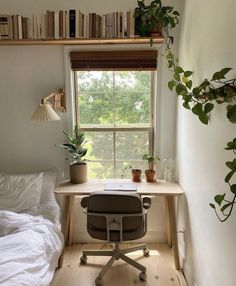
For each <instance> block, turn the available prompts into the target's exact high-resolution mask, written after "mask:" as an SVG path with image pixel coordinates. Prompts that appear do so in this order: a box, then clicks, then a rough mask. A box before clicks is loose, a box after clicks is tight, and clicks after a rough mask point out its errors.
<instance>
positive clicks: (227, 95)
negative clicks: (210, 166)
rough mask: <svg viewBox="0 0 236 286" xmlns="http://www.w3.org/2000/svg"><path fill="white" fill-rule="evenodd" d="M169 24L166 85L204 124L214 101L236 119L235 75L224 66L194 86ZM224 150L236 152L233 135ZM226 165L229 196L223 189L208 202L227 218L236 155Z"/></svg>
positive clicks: (234, 194) (235, 199)
mask: <svg viewBox="0 0 236 286" xmlns="http://www.w3.org/2000/svg"><path fill="white" fill-rule="evenodd" d="M171 28H172V27H171V26H165V27H164V31H165V43H166V53H165V57H166V60H167V64H168V68H169V70H170V71H171V72H172V74H173V78H172V79H171V80H170V81H169V82H168V87H169V89H170V90H171V91H174V92H175V93H176V95H177V96H180V97H181V98H182V100H183V107H184V108H186V109H188V110H191V111H192V113H193V114H194V115H195V116H197V117H198V119H199V120H200V121H201V122H202V123H203V124H208V122H209V118H210V115H211V112H212V110H213V109H214V107H215V104H222V103H227V108H226V116H227V118H228V120H229V121H230V122H231V123H236V103H235V102H236V101H235V100H236V78H233V79H226V77H225V76H226V75H227V73H228V72H229V71H230V70H232V69H231V68H223V69H221V70H220V71H217V72H215V73H214V74H213V75H212V77H211V79H204V80H203V81H202V82H201V83H200V84H199V85H197V86H194V87H193V80H192V75H193V71H190V70H184V69H183V68H182V67H181V66H180V65H179V60H178V58H177V57H176V56H175V55H174V54H173V52H172V51H171V48H170V46H171V44H173V42H174V38H173V36H171V35H170V29H171ZM225 150H231V151H233V153H234V154H236V138H234V139H232V141H230V142H228V143H227V147H226V148H225ZM225 164H226V166H227V168H229V172H228V174H227V175H226V176H225V183H227V184H228V186H229V190H230V193H229V194H228V195H227V196H229V197H230V198H227V199H226V193H224V194H217V195H216V196H215V197H214V201H215V203H210V204H209V205H210V207H212V208H213V209H214V211H215V213H216V216H217V218H218V219H219V220H220V221H221V222H224V221H226V220H227V219H228V218H229V217H230V215H231V213H232V210H233V207H234V205H235V204H236V184H233V183H231V182H232V179H233V177H234V176H235V173H236V158H234V159H233V160H232V161H228V162H226V163H225Z"/></svg>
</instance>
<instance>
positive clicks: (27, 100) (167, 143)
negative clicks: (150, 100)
mask: <svg viewBox="0 0 236 286" xmlns="http://www.w3.org/2000/svg"><path fill="white" fill-rule="evenodd" d="M164 2H165V3H166V4H168V3H169V4H171V5H175V8H176V9H178V10H181V1H180V0H175V1H170V0H169V1H164ZM136 3H137V1H136V0H120V1H115V0H109V1H108V0H100V1H92V0H86V1H85V0H79V1H78V0H69V1H63V0H41V1H31V0H21V1H15V0H1V1H0V11H1V12H0V13H1V14H22V15H24V16H28V17H30V16H31V15H32V14H33V13H37V12H38V13H40V12H44V11H45V10H46V9H51V10H59V9H70V8H77V7H79V8H80V9H81V11H84V12H85V13H87V12H93V11H96V12H98V13H106V12H110V11H114V10H120V11H122V10H126V9H129V8H132V7H135V6H136ZM175 33H176V46H177V43H178V40H177V39H178V29H177V30H176V32H175ZM147 48H149V46H147ZM163 50H164V48H163V47H160V48H159V54H160V56H159V59H158V66H159V69H158V83H157V84H158V88H157V89H158V114H159V115H158V129H157V133H158V134H157V135H158V140H157V142H158V144H157V146H156V149H157V153H158V154H159V156H160V157H161V158H174V157H175V115H176V100H175V97H174V96H168V95H169V94H170V93H169V91H168V90H167V88H166V86H167V81H168V73H167V68H166V64H165V63H164V62H163V58H162V57H161V54H162V52H163ZM0 63H1V71H0V134H1V143H0V146H1V148H0V172H10V173H14V172H31V171H37V170H41V169H45V168H49V167H51V166H56V167H57V168H58V171H59V178H60V179H63V178H65V177H66V175H67V170H68V165H67V162H66V161H65V159H64V158H65V153H63V152H62V150H60V149H58V148H56V147H55V146H54V145H55V144H57V143H62V142H64V136H63V134H62V130H64V129H69V128H70V125H69V122H71V120H70V117H71V116H70V114H69V112H66V113H65V114H60V116H61V117H62V120H61V121H60V122H49V123H44V122H42V123H35V122H31V121H30V118H31V115H32V113H33V111H34V109H35V108H36V107H37V105H38V104H39V102H40V100H41V98H42V97H45V96H46V95H48V94H49V93H51V92H53V91H54V90H55V89H57V88H60V87H64V86H65V84H66V83H65V75H66V73H67V72H68V70H65V63H64V48H63V47H62V46H23V47H21V46H11V47H3V46H0ZM68 100H69V94H67V101H68ZM167 110H168V112H167ZM160 114H161V115H160ZM77 205H78V207H76V210H75V216H79V219H80V222H81V223H80V225H79V224H76V228H75V240H76V241H77V238H78V237H80V238H83V239H84V240H86V239H88V237H87V236H86V229H85V226H84V224H85V221H84V219H81V215H80V214H79V211H80V208H79V201H78V202H77ZM156 218H158V225H157V224H156V221H157V219H156ZM148 235H149V236H148V239H149V241H150V240H153V241H154V240H156V238H157V239H158V241H162V242H163V241H165V240H166V225H165V208H164V206H163V202H162V199H161V198H156V199H153V208H152V210H151V212H150V216H149V234H148Z"/></svg>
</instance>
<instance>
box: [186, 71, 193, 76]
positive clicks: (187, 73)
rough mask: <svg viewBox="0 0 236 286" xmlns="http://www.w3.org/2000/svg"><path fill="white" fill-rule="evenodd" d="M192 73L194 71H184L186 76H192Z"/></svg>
mask: <svg viewBox="0 0 236 286" xmlns="http://www.w3.org/2000/svg"><path fill="white" fill-rule="evenodd" d="M192 74H193V72H192V71H185V72H184V76H185V77H189V76H191V75H192Z"/></svg>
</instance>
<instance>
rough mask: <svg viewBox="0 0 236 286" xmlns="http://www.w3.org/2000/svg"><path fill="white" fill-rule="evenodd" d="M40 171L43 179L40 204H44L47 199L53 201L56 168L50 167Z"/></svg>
mask: <svg viewBox="0 0 236 286" xmlns="http://www.w3.org/2000/svg"><path fill="white" fill-rule="evenodd" d="M42 173H43V179H42V193H41V198H40V204H44V203H47V202H49V201H55V196H54V190H55V188H56V179H57V169H56V168H52V169H49V170H45V171H42Z"/></svg>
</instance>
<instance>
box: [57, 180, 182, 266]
mask: <svg viewBox="0 0 236 286" xmlns="http://www.w3.org/2000/svg"><path fill="white" fill-rule="evenodd" d="M114 182H115V183H125V182H130V180H125V179H117V180H90V181H88V182H87V183H84V184H71V183H70V182H69V181H67V182H64V183H62V184H61V185H60V186H59V187H58V188H57V189H56V190H55V194H57V195H62V196H63V209H62V222H61V223H62V232H63V235H64V238H65V243H66V244H69V245H70V244H71V242H72V240H71V239H72V227H73V209H74V200H75V196H83V195H89V194H90V193H92V192H94V191H102V190H104V186H105V184H107V183H114ZM135 184H136V185H137V193H138V194H140V195H149V196H150V195H151V196H164V197H166V200H167V206H168V218H169V226H170V237H171V242H172V245H173V251H174V260H175V268H176V269H177V270H180V262H179V251H178V239H177V227H176V214H175V200H174V198H175V197H178V196H180V195H181V194H183V190H182V189H181V187H180V186H179V185H178V184H177V183H169V182H165V181H161V180H158V181H157V182H155V183H146V182H145V181H142V182H141V183H135ZM63 255H64V250H63V252H62V255H61V257H60V260H59V267H61V266H62V264H63Z"/></svg>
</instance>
